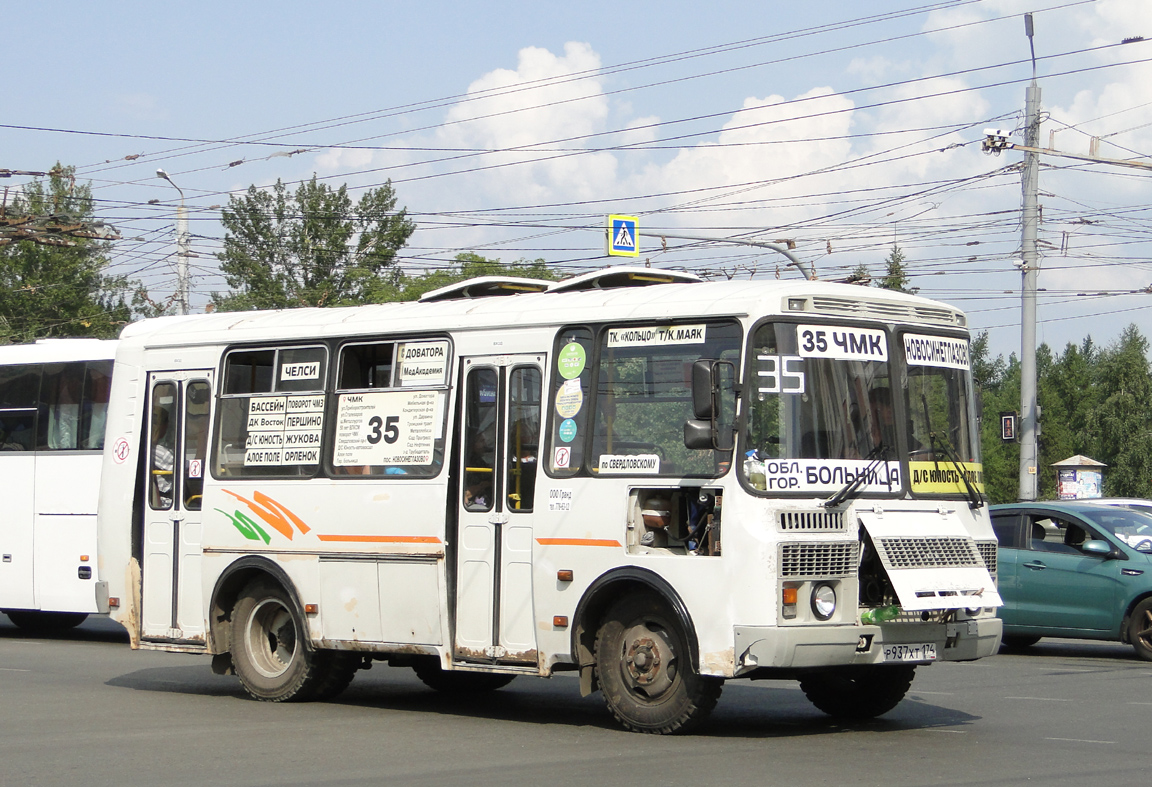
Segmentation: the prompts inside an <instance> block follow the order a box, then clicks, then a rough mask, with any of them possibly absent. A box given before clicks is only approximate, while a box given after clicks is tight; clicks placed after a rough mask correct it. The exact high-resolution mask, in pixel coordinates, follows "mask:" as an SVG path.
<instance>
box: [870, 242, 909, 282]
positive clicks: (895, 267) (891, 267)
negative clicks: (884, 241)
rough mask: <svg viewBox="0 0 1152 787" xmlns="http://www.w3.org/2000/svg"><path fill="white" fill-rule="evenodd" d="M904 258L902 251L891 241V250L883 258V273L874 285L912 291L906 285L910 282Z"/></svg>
mask: <svg viewBox="0 0 1152 787" xmlns="http://www.w3.org/2000/svg"><path fill="white" fill-rule="evenodd" d="M905 259H906V257H905V256H904V251H903V250H902V249H901V248H900V247H899V246H898V245H897V244H895V243H893V244H892V251H891V252H890V253H889V254H888V256H887V257H885V258H884V265H885V269H884V275H883V276H881V277H880V280H879V281H877V282H876V286H877V287H881V288H883V289H885V290H896V291H898V292H912V289H911V288H910V287H909V286H908V285H909V284H910V283H911V282H910V281H909V279H908V271H907V268H905V266H904V260H905Z"/></svg>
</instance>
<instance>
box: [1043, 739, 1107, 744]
mask: <svg viewBox="0 0 1152 787" xmlns="http://www.w3.org/2000/svg"><path fill="white" fill-rule="evenodd" d="M1044 740H1046V741H1066V742H1068V743H1110V744H1112V745H1115V744H1116V741H1086V740H1084V739H1083V738H1045V739H1044Z"/></svg>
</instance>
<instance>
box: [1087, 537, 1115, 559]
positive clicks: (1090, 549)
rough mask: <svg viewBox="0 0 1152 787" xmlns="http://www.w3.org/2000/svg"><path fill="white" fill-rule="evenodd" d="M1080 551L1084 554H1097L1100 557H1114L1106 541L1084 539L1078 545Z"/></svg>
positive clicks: (1110, 546)
mask: <svg viewBox="0 0 1152 787" xmlns="http://www.w3.org/2000/svg"><path fill="white" fill-rule="evenodd" d="M1080 551H1081V552H1083V553H1084V554H1086V555H1099V556H1100V557H1105V558H1111V557H1115V555H1113V554H1112V545H1111V544H1109V543H1108V542H1107V541H1085V542H1084V543H1083V544H1081V545H1080Z"/></svg>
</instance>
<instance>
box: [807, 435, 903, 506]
mask: <svg viewBox="0 0 1152 787" xmlns="http://www.w3.org/2000/svg"><path fill="white" fill-rule="evenodd" d="M864 458H865V459H871V460H872V461H871V462H869V463H868V464H867V465H865V467H864V469H863V470H861V471H860V472H858V473H857V474H856V477H855V478H853V479H852V480H851V481H849V482H848V483H847V484H845V485H844V488H843V489H841V490H840V491H839V492H837V493H836V494H834V495H832V497H830V498H828V499H827V500H825V501H824V507H825V508H835V507H836V506H838V505H840V504H841V503H843V502H845V501H846V500H849V499H855V498H857V497H859V496H860V495H859V494H855V493H856V492H858V491H859V489H860V487H862V486H864V483H865V482H866V481H867V480H868V477H869V476H871V475H872V473H873V471H875V469H876V467H877V466H878V465H879V464H880V463H881V462H887V461H888V446H886V445H884V443H880V445H878V446H876V447H875V448H873V449H872V451H871V452H870V453H869V454H868V456H866V457H864ZM888 488H889V489H891V488H892V478H891V476H889V478H888ZM861 494H863V493H861Z"/></svg>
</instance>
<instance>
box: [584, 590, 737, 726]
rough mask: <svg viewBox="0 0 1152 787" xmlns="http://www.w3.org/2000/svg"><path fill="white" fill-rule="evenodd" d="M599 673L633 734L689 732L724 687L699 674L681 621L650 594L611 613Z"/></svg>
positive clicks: (611, 704) (603, 629) (600, 641)
mask: <svg viewBox="0 0 1152 787" xmlns="http://www.w3.org/2000/svg"><path fill="white" fill-rule="evenodd" d="M596 674H597V678H598V680H599V683H600V691H601V692H602V693H603V694H604V701H605V702H606V703H607V705H608V709H609V710H610V711H611V712H612V715H613V716H614V717H615V718H616V720H617V721H618V722H620V724H622V725H623V726H624V727H626V728H628V729H629V730H632V731H633V732H646V733H655V734H667V733H673V732H687V731H688V730H690V729H692V728H694V727H696V726H698V725H699V724H700V723H701V722H702V721H704V719H705V718H707V717H708V714H709V713H711V712H712V709H713V708H714V707H716V701H717V700H719V699H720V692H721V690H722V689H723V688H724V682H723V681H722V680H718V679H716V678H708V677H704V676H702V675H700V674H699V673H698V672H697V671H696V669H695V665H693V664H692V659H691V657H690V655H689V650H688V638H687V636H686V635H685V633H684V631H683V629H682V627H681V625H680V622H679V621H678V620H677V619H676V617H675V616H674V615H673V614H671V613H670V612H669V610H668V606H667V604H665V603H664V601H663V600H662V599H660V598H658V597H657V596H654V595H650V594H645V595H637V596H628V597H626V598H623V599H621V600H620V601H617V602H616V603H615V604H613V605H612V607H611V608H610V609H609V610H608V614H607V616H606V617H605V619H604V622H603V624H602V625H601V626H600V630H599V631H598V632H597V635H596Z"/></svg>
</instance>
